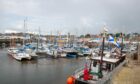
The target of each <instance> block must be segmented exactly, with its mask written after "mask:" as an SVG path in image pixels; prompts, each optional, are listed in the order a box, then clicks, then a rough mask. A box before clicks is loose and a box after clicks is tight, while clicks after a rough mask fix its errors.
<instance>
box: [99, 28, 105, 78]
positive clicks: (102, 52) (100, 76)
mask: <svg viewBox="0 0 140 84" xmlns="http://www.w3.org/2000/svg"><path fill="white" fill-rule="evenodd" d="M106 32H107V29H106V28H105V26H104V30H103V41H102V50H101V60H100V69H99V74H100V75H99V78H102V77H103V74H102V64H103V55H104V43H105V33H106Z"/></svg>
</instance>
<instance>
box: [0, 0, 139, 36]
mask: <svg viewBox="0 0 140 84" xmlns="http://www.w3.org/2000/svg"><path fill="white" fill-rule="evenodd" d="M139 4H140V1H139V0H10V1H9V0H0V13H2V14H0V17H3V18H6V20H5V19H2V20H0V22H3V20H4V22H5V23H6V22H7V23H8V24H14V25H21V24H22V23H17V21H19V22H21V21H22V20H23V19H24V17H26V16H28V17H29V22H28V25H29V28H30V30H36V29H38V27H39V26H41V29H42V30H44V31H43V32H50V31H52V32H56V31H57V30H61V31H62V32H63V33H66V32H72V33H75V34H77V32H78V34H85V33H92V34H94V33H100V31H101V29H102V27H103V25H104V24H106V25H107V26H108V28H109V30H110V32H120V31H123V32H126V33H127V32H129V31H133V32H139V31H140V29H139V26H140V24H139V22H140V17H139V15H140V6H139ZM5 14H6V15H5ZM12 15H13V16H14V17H13V18H11V16H12ZM7 16H8V17H7ZM16 16H17V18H19V17H22V18H20V19H17V18H16ZM7 20H8V21H7ZM0 25H2V26H1V27H5V28H10V26H11V25H9V26H8V25H7V24H1V23H0ZM3 25H6V26H3ZM1 27H0V28H1ZM15 27H17V26H15Z"/></svg>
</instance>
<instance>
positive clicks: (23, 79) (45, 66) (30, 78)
mask: <svg viewBox="0 0 140 84" xmlns="http://www.w3.org/2000/svg"><path fill="white" fill-rule="evenodd" d="M84 63H85V60H84V57H82V58H78V59H75V58H73V59H68V58H59V59H52V58H45V57H40V58H38V59H37V60H31V61H27V60H25V61H22V62H20V61H17V60H15V59H14V58H12V56H9V55H7V49H1V50H0V84H66V79H67V78H68V76H70V75H71V74H72V73H73V72H74V71H75V70H76V69H77V68H79V67H81V66H83V65H84Z"/></svg>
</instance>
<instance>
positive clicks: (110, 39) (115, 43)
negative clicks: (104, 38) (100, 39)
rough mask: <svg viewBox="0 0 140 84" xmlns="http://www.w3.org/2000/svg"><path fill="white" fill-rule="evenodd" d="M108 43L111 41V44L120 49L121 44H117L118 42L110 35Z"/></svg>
mask: <svg viewBox="0 0 140 84" xmlns="http://www.w3.org/2000/svg"><path fill="white" fill-rule="evenodd" d="M108 41H109V42H110V43H113V44H114V45H116V46H117V47H118V48H119V47H120V45H119V43H117V42H116V41H115V39H114V38H113V37H112V36H110V35H109V39H108Z"/></svg>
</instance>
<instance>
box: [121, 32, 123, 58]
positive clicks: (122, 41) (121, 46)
mask: <svg viewBox="0 0 140 84" xmlns="http://www.w3.org/2000/svg"><path fill="white" fill-rule="evenodd" d="M121 38H122V43H121V44H122V46H121V56H122V50H123V33H122V32H121Z"/></svg>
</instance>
